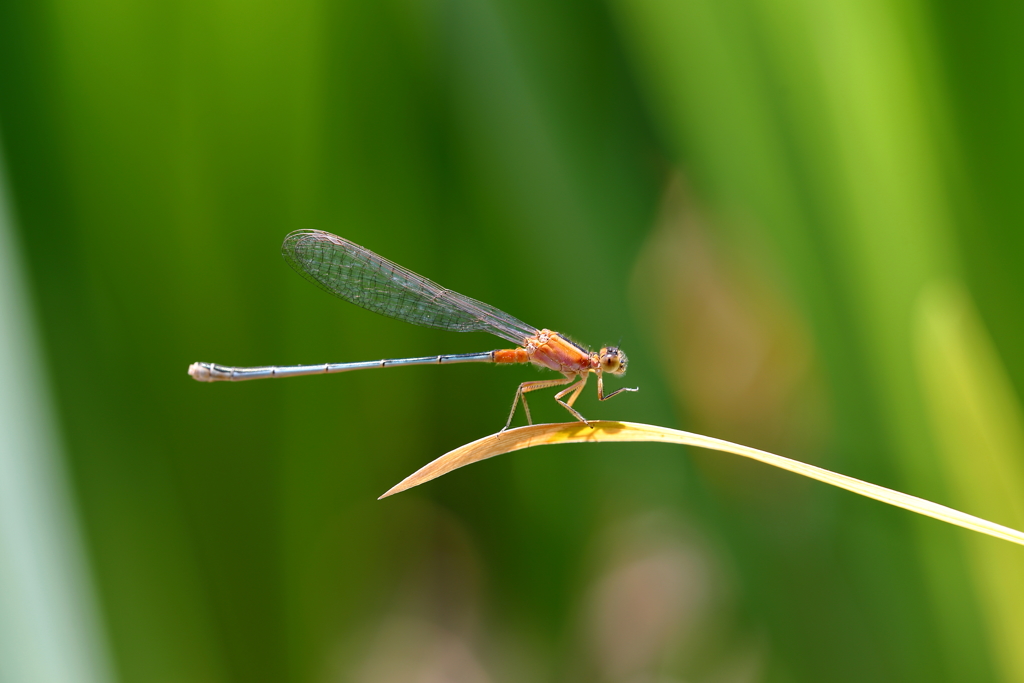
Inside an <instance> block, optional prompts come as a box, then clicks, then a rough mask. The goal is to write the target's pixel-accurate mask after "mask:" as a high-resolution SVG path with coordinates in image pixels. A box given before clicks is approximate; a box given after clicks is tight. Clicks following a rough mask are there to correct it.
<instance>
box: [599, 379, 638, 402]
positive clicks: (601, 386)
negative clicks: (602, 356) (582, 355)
mask: <svg viewBox="0 0 1024 683" xmlns="http://www.w3.org/2000/svg"><path fill="white" fill-rule="evenodd" d="M638 389H639V388H638V387H622V388H621V389H616V390H615V391H613V392H612V393H610V394H608V395H607V396H605V395H604V378H603V377H602V376H601V374H600V373H598V375H597V400H598V401H607V400H608V399H610V398H611V397H612V396H615V395H616V394H621V393H622V392H623V391H638Z"/></svg>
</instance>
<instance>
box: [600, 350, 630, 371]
mask: <svg viewBox="0 0 1024 683" xmlns="http://www.w3.org/2000/svg"><path fill="white" fill-rule="evenodd" d="M624 361H625V356H623V355H622V351H619V350H618V349H616V348H605V349H601V371H602V372H610V373H613V374H621V373H623V372H625V371H626V367H625V363H624Z"/></svg>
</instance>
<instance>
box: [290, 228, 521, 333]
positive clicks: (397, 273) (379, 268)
mask: <svg viewBox="0 0 1024 683" xmlns="http://www.w3.org/2000/svg"><path fill="white" fill-rule="evenodd" d="M281 253H282V254H283V255H284V259H285V261H287V262H288V265H290V266H291V267H292V268H294V269H295V271H296V272H297V273H299V275H301V276H302V277H304V278H306V279H307V280H309V281H310V282H312V283H313V284H315V285H316V286H318V287H320V289H323V290H324V291H327V292H330V293H331V294H333V295H334V296H336V297H339V298H342V299H344V300H345V301H348V302H351V303H353V304H355V305H356V306H362V307H363V308H365V309H367V310H369V311H373V312H374V313H380V314H381V315H386V316H387V317H389V318H396V319H398V320H404V321H405V322H408V323H412V324H413V325H421V326H423V327H432V328H435V329H439V330H451V331H452V332H490V333H491V334H493V335H496V336H498V337H501V338H502V339H505V340H507V341H510V342H512V343H513V344H518V345H521V344H522V343H523V340H524V339H525V338H526V337H530V336H533V335H535V334H537V332H538V330H537V329H536V328H534V327H530V326H529V325H527V324H526V323H524V322H522V321H521V320H518V319H516V318H513V317H512V316H510V315H509V314H508V313H505V312H504V311H500V310H498V309H497V308H495V307H493V306H488V305H487V304H485V303H482V302H480V301H477V300H476V299H470V298H469V297H468V296H464V295H462V294H459V293H458V292H453V291H452V290H450V289H445V288H444V287H441V286H440V285H438V284H437V283H435V282H431V281H430V280H428V279H427V278H425V277H422V276H420V275H417V274H416V273H414V272H412V271H411V270H408V269H407V268H403V267H402V266H400V265H398V264H397V263H392V262H391V261H389V260H387V259H386V258H383V257H381V256H378V255H377V254H375V253H373V252H372V251H370V250H369V249H364V248H363V247H361V246H359V245H358V244H354V243H352V242H349V241H348V240H347V239H345V238H343V237H338V236H337V235H332V234H331V233H329V232H323V231H322V230H296V231H295V232H293V233H290V234H289V235H288V236H287V237H285V238H284V244H283V245H281Z"/></svg>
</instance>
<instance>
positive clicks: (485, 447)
mask: <svg viewBox="0 0 1024 683" xmlns="http://www.w3.org/2000/svg"><path fill="white" fill-rule="evenodd" d="M590 424H591V425H592V427H593V429H591V428H590V427H588V426H586V425H585V424H582V423H580V422H567V423H563V424H543V425H532V426H529V427H519V428H517V429H510V430H508V431H506V432H501V433H498V434H494V435H491V436H485V437H484V438H482V439H477V440H476V441H473V442H472V443H468V444H466V445H465V446H460V447H459V448H456V449H455V450H453V451H450V452H448V453H445V454H444V455H442V456H441V457H440V458H438V459H437V460H434V461H433V462H431V463H429V464H427V465H424V466H423V467H421V468H420V469H419V470H417V471H416V472H414V473H413V474H411V475H409V476H408V477H406V478H405V479H404V480H402V481H401V482H400V483H399V484H397V485H396V486H394V487H392V488H391V489H390V490H389V491H388V492H387V493H385V494H384V495H383V496H381V498H387V497H388V496H392V495H394V494H396V493H400V492H402V491H405V490H407V489H411V488H412V487H414V486H419V485H420V484H423V483H425V482H428V481H430V480H431V479H436V478H437V477H440V476H441V475H443V474H447V473H448V472H451V471H452V470H455V469H458V468H460V467H463V466H465V465H470V464H472V463H474V462H479V461H481V460H486V459H487V458H493V457H494V456H496V455H501V454H502V453H511V452H513V451H518V450H522V449H524V448H531V447H533V446H551V445H555V444H561V443H591V442H592V443H599V442H616V441H654V442H661V443H671V444H678V445H682V446H696V447H698V448H707V449H709V450H714V451H722V452H723V453H732V454H734V455H740V456H743V457H744V458H750V459H751V460H757V461H759V462H763V463H765V464H767V465H771V466H773V467H778V468H780V469H783V470H789V471H790V472H794V473H796V474H800V475H802V476H805V477H809V478H810V479H817V480H818V481H821V482H824V483H826V484H831V485H832V486H836V487H839V488H841V489H846V490H847V491H852V492H853V493H856V494H859V495H861V496H865V497H867V498H874V499H875V500H878V501H881V502H883V503H888V504H889V505H894V506H896V507H900V508H903V509H904V510H910V511H911V512H916V513H918V514H921V515H925V516H927V517H932V518H934V519H938V520H941V521H943V522H948V523H949V524H955V525H957V526H961V527H963V528H965V529H970V530H972V531H977V532H979V533H982V534H988V535H989V536H995V537H996V538H1001V539H1003V540H1005V541H1010V542H1011V543H1017V544H1020V545H1024V533H1022V532H1020V531H1017V530H1016V529H1011V528H1009V527H1005V526H1002V525H1000V524H995V523H993V522H989V521H987V520H984V519H981V518H980V517H975V516H973V515H968V514H966V513H963V512H960V511H958V510H954V509H952V508H948V507H946V506H944V505H939V504H938V503H933V502H931V501H928V500H924V499H923V498H917V497H916V496H910V495H907V494H905V493H900V492H899V491H893V490H892V489H887V488H884V487H882V486H877V485H875V484H869V483H868V482H866V481H861V480H860V479H854V478H853V477H848V476H846V475H844V474H837V473H835V472H831V471H829V470H826V469H823V468H821V467H815V466H814V465H808V464H806V463H802V462H799V461H797V460H790V459H789V458H784V457H782V456H781V455H775V454H774V453H768V452H767V451H761V450H758V449H756V448H750V447H749V446H741V445H740V444H735V443H731V442H729V441H723V440H722V439H715V438H712V437H710V436H702V435H700V434H693V433H691V432H683V431H680V430H677V429H668V428H667V427H658V426H655V425H647V424H638V423H635V422H606V421H595V422H591V423H590Z"/></svg>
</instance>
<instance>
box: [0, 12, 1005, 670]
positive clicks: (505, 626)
mask: <svg viewBox="0 0 1024 683" xmlns="http://www.w3.org/2000/svg"><path fill="white" fill-rule="evenodd" d="M1020 14H1021V9H1020V8H1019V7H1014V6H1012V5H1011V4H1009V3H1002V4H1000V3H996V2H986V3H983V5H981V6H977V5H972V6H969V7H968V6H964V7H963V8H961V7H958V6H954V5H953V4H949V3H946V4H941V3H936V4H933V5H924V4H919V3H913V2H886V3H883V2H878V1H877V0H867V1H864V0H860V1H854V0H839V1H838V2H826V3H814V2H800V1H798V0H796V1H795V0H785V1H783V2H781V3H779V2H776V3H766V2H758V1H757V0H724V1H719V2H712V1H710V0H685V1H683V2H668V1H666V0H638V1H636V2H633V1H626V0H613V1H612V2H611V3H610V4H609V5H596V4H592V3H584V2H567V3H542V2H534V1H528V2H503V1H495V2H490V1H486V0H485V1H484V2H469V1H468V0H452V1H451V2H443V3H412V2H403V1H401V0H391V1H387V0H385V2H382V3H355V2H336V3H319V2H309V1H305V0H301V1H300V2H298V3H267V2H259V1H257V2H252V3H242V4H240V3H224V2H218V1H217V0H213V1H212V2H205V3H194V2H185V3H162V2H151V3H127V2H111V3H96V2H68V1H66V0H55V1H53V2H33V3H28V2H22V3H16V2H8V3H0V134H2V136H3V142H4V152H5V154H6V158H5V159H4V161H5V163H6V167H7V171H8V172H7V176H8V180H9V190H10V196H11V200H12V201H11V204H12V205H13V211H14V218H15V220H16V226H17V235H16V236H17V238H18V240H17V241H18V243H19V244H20V251H21V253H22V254H23V256H24V264H23V266H24V271H25V272H26V274H27V282H28V285H29V287H28V291H29V292H30V295H31V298H32V302H33V304H34V307H35V309H34V310H35V315H36V321H37V323H38V329H39V330H40V335H39V336H40V338H41V340H42V347H41V349H40V355H41V356H42V357H43V358H44V360H45V364H46V368H47V374H46V377H47V378H48V379H47V380H45V381H48V382H50V383H51V384H52V393H53V395H54V396H55V399H56V418H57V423H58V424H59V425H60V433H59V434H58V435H57V436H59V438H60V439H61V440H62V441H63V443H64V445H65V451H66V454H67V464H68V469H69V471H70V475H71V481H72V485H73V486H72V487H73V490H74V503H75V506H76V508H75V509H76V510H77V514H78V515H79V518H80V524H81V526H82V528H83V530H84V537H85V546H86V547H87V550H88V566H89V567H90V568H91V572H90V573H89V575H88V576H87V577H85V579H84V583H83V585H86V586H87V585H88V582H89V581H92V582H94V585H95V590H96V594H97V599H98V604H99V606H100V610H99V613H100V614H101V615H102V619H103V623H104V624H105V626H106V635H107V640H108V642H109V644H110V649H111V652H112V661H113V663H114V668H115V670H116V672H117V675H118V677H119V679H120V680H123V681H126V682H135V681H139V682H148V681H164V680H188V681H247V682H249V681H264V680H265V681H283V680H294V681H321V680H385V679H387V678H389V677H391V678H393V679H395V680H413V679H414V677H413V676H412V674H411V672H418V673H419V674H423V675H424V676H425V673H424V672H431V671H435V672H436V671H441V670H443V669H442V664H441V662H457V663H459V666H460V667H461V668H460V669H459V670H460V671H462V672H463V676H464V678H466V679H467V680H475V679H474V678H473V676H477V678H480V679H482V678H483V676H484V675H485V673H486V676H487V677H488V679H489V680H497V681H506V680H507V681H517V680H552V681H555V680H557V681H566V680H588V681H589V680H603V679H604V680H626V679H628V678H630V677H633V678H632V680H636V679H637V678H639V677H641V676H642V675H647V676H649V677H652V678H653V677H655V676H657V675H660V676H663V677H667V676H674V677H676V678H679V679H686V680H690V679H693V680H701V679H705V678H707V679H711V678H719V677H725V676H729V677H738V676H744V675H746V676H749V677H750V678H752V679H756V680H787V681H789V680H793V681H822V680H829V681H845V680H849V681H862V680H894V681H895V680H899V681H908V680H929V681H962V680H972V681H985V680H1019V679H1020V678H1021V677H1022V676H1024V670H1022V669H1024V664H1022V663H1021V661H1020V655H1019V653H1018V652H1017V648H1016V647H1015V645H1014V644H1015V642H1017V641H1018V639H1017V638H1016V637H1015V634H1016V631H1017V629H1018V627H1015V626H1014V625H1013V619H1012V614H1010V613H1009V612H1008V611H1007V609H1006V608H1005V607H1004V606H1001V605H1000V604H999V597H1000V595H1004V594H1007V593H1004V591H1006V592H1008V593H1009V594H1010V598H1009V599H1011V600H1012V601H1013V602H1012V604H1019V601H1020V597H1018V596H1017V595H1016V593H1015V592H1014V591H1016V590H1017V589H1016V588H1014V587H1015V586H1016V584H1017V583H1019V581H1016V577H1018V576H1019V575H1020V572H1021V569H1024V564H1022V563H1024V560H1022V558H1021V555H1020V553H1019V552H1015V551H1013V550H1012V549H1011V550H1010V551H1004V550H1002V549H999V550H994V548H996V545H997V544H1000V543H1002V542H1001V541H998V540H995V539H981V538H979V539H974V538H971V537H972V534H970V533H969V532H966V531H960V530H955V529H952V528H951V527H948V526H946V525H941V524H937V523H935V522H932V521H927V520H920V521H918V520H911V519H909V517H910V516H909V515H906V514H905V513H901V512H899V511H896V510H889V509H882V508H881V506H877V505H876V504H873V503H871V502H869V501H860V500H855V499H853V497H850V496H845V495H843V494H838V493H832V492H828V491H823V490H821V488H822V487H816V488H815V487H812V486H810V485H807V486H805V485H803V484H799V483H798V484H794V483H793V482H792V480H791V479H788V478H781V477H780V476H777V475H774V474H772V473H768V474H766V473H765V472H763V471H762V470H763V469H764V468H756V469H755V466H754V465H749V464H745V463H731V464H723V463H721V462H720V461H718V460H714V459H712V458H708V457H707V456H702V455H700V454H698V453H696V452H695V453H694V454H693V458H692V460H689V459H687V458H680V457H678V454H666V453H664V452H662V451H658V450H657V449H656V447H653V448H652V447H644V446H641V445H632V444H630V445H625V444H624V445H619V446H608V447H606V450H605V451H603V452H602V454H601V455H599V456H595V455H594V454H593V453H591V452H589V451H586V449H585V447H583V446H566V447H564V452H556V453H546V452H543V451H542V452H541V453H543V454H542V455H541V454H540V453H537V454H533V453H526V454H522V455H521V456H517V457H516V458H509V459H498V460H496V461H494V462H492V463H488V464H485V465H482V466H480V467H477V468H472V469H469V470H465V471H461V472H459V473H456V474H453V475H451V476H449V477H445V478H444V479H442V480H440V481H438V482H436V483H435V484H432V485H431V486H429V487H421V488H419V489H416V490H415V491H412V492H409V493H407V494H403V496H398V497H396V498H393V499H388V500H386V501H382V502H377V501H375V496H377V495H379V493H380V491H383V490H385V489H386V488H387V487H388V486H390V485H391V484H393V483H394V481H397V480H398V479H399V478H400V477H401V476H404V475H405V474H406V473H407V472H409V471H412V470H414V469H416V468H417V467H419V466H420V465H422V464H423V463H426V462H428V461H429V460H431V459H433V458H434V457H436V456H437V455H439V454H441V453H444V452H446V451H448V450H450V449H452V448H454V447H455V446H457V445H459V444H462V443H466V442H469V441H471V440H473V439H476V438H479V437H480V436H481V435H484V434H489V433H491V432H493V431H495V430H496V429H497V428H498V427H500V426H501V424H502V421H503V419H504V416H505V415H506V414H507V410H508V407H509V405H510V403H511V400H512V395H513V391H514V387H515V386H516V384H517V383H518V382H521V381H524V380H527V379H534V378H536V377H537V375H536V374H535V373H533V372H532V371H530V370H526V369H523V368H519V369H510V368H489V367H485V366H476V365H469V366H450V367H446V368H431V367H420V368H408V369H403V370H391V371H387V372H376V371H375V372H367V373H353V374H351V375H344V376H337V377H312V378H298V379H294V380H289V381H273V382H269V381H268V382H251V383H242V384H239V385H228V384H226V383H224V384H216V385H210V386H204V385H199V384H196V383H195V382H192V381H191V380H189V378H188V377H187V375H186V368H187V366H188V364H189V363H191V362H194V361H215V362H220V363H226V364H231V365H264V364H291V363H313V362H325V361H328V362H340V361H347V360H371V359H376V358H381V357H402V356H419V355H429V354H435V353H460V352H470V351H480V350H487V349H490V348H494V347H495V340H493V339H492V338H488V337H486V336H485V335H455V334H445V333H439V332H435V331H432V330H425V329H419V328H413V327H411V326H407V325H403V324H401V323H398V322H395V321H392V320H387V319H383V318H380V317H377V316H373V315H371V314H369V313H367V312H365V311H363V310H361V309H358V308H357V307H354V306H346V305H345V304H343V303H341V302H338V301H337V300H335V299H332V298H331V297H329V296H327V295H325V294H323V293H322V292H319V291H317V289H316V288H314V287H312V286H310V285H309V284H308V283H306V282H304V281H302V279H301V278H298V277H296V276H295V275H294V273H292V272H291V271H290V270H289V269H288V268H287V266H286V265H285V264H284V263H283V262H282V261H281V259H280V256H279V245H280V241H281V239H282V238H283V237H284V235H285V234H286V233H288V232H289V231H291V230H294V229H299V228H317V229H325V230H329V231H331V232H335V233H337V234H341V235H343V236H345V237H347V238H349V239H351V240H353V241H355V242H356V243H358V244H362V245H365V246H367V247H368V248H370V249H372V250H374V251H375V252H377V253H380V254H382V255H384V256H386V257H388V258H390V259H392V260H394V261H396V262H398V263H401V264H403V265H405V266H407V267H409V268H411V269H413V270H415V271H417V272H420V273H423V274H424V275H426V276H427V277H429V278H431V279H434V280H436V281H438V282H440V283H441V284H443V285H445V286H447V287H451V288H453V289H456V290H458V291H460V292H463V293H465V294H467V295H469V296H472V297H475V298H478V299H481V300H483V301H486V302H488V303H491V304H493V305H495V306H498V307H499V308H501V309H504V310H508V311H509V312H510V313H512V314H513V315H515V316H516V317H518V318H520V319H522V320H525V321H526V322H529V323H531V324H535V325H538V326H540V327H550V328H552V329H557V330H560V331H563V332H566V333H568V334H571V335H573V336H574V338H576V339H578V340H579V341H581V342H584V343H587V344H590V345H592V346H600V345H602V344H605V343H612V344H614V343H616V342H618V341H619V338H620V337H621V344H622V347H623V348H624V349H625V350H626V352H627V353H628V354H629V356H630V370H629V374H628V376H627V377H626V378H625V381H626V382H628V383H629V386H639V387H641V391H640V392H638V393H636V394H629V395H624V396H621V397H618V398H616V399H615V400H614V401H612V402H609V403H606V404H598V403H597V402H596V401H594V400H593V396H592V395H591V396H587V397H583V398H581V400H580V403H579V404H577V406H578V407H581V410H583V412H584V414H586V415H587V416H588V417H593V418H595V419H611V418H614V419H625V420H635V421H638V422H648V423H654V424H673V425H677V426H681V427H685V428H686V429H688V430H690V431H697V432H702V433H710V434H712V435H713V436H718V437H722V438H726V439H729V440H730V441H736V442H740V443H749V444H750V445H752V446H756V447H764V448H766V449H768V450H772V451H775V452H781V453H783V454H785V455H788V456H791V457H793V458H796V459H798V460H804V461H808V462H813V463H817V464H820V465H823V466H826V467H828V468H829V469H832V470H836V471H841V472H844V473H847V474H850V475H853V476H856V477H858V478H860V479H865V480H869V481H873V482H876V483H879V484H882V485H885V486H888V487H891V488H895V489H899V490H902V491H906V492H908V493H912V494H914V495H917V496H920V497H923V498H927V499H931V500H936V501H938V502H940V503H943V504H948V505H950V506H952V507H956V508H959V509H963V510H964V511H966V512H968V513H974V514H978V515H980V516H988V517H991V518H992V519H993V521H996V522H999V523H1003V524H1006V525H1008V526H1012V527H1016V528H1020V527H1021V526H1022V524H1021V522H1020V520H1019V519H1017V518H1016V516H1018V515H1019V514H1020V513H1019V510H1018V509H1016V508H1014V506H1013V505H1012V504H1011V503H1008V502H1007V501H1013V500H1020V496H1019V495H1017V493H1018V492H1020V491H1021V490H1022V488H1024V481H1021V478H1020V477H1021V474H1020V472H1021V457H1022V455H1021V453H1020V451H1019V450H1015V449H1016V445H1017V444H1019V434H1020V426H1021V423H1022V421H1024V418H1022V417H1021V415H1022V411H1021V406H1020V395H1021V388H1022V387H1024V361H1022V360H1021V359H1022V358H1024V353H1022V349H1021V344H1022V343H1024V342H1021V340H1022V339H1024V335H1022V334H1020V332H1021V330H1020V327H1021V325H1024V322H1022V319H1021V316H1020V315H1019V310H1020V307H1021V306H1020V295H1019V292H1021V291H1024V287H1022V284H1024V283H1022V282H1021V281H1020V280H1021V278H1024V270H1022V269H1021V268H1019V267H1018V265H1017V261H1018V260H1019V254H1020V253H1021V249H1020V247H1021V240H1022V239H1024V237H1022V234H1024V233H1022V232H1021V231H1020V230H1019V229H1018V226H1019V225H1020V222H1021V221H1020V219H1021V216H1020V211H1021V209H1020V202H1019V201H1017V193H1018V190H1017V188H1018V187H1019V185H1020V172H1019V170H1018V168H1019V159H1020V158H1022V157H1024V129H1022V128H1021V127H1020V125H1019V122H1020V120H1021V113H1022V112H1021V108H1022V106H1024V100H1022V99H1021V98H1020V97H1019V93H1018V91H1019V87H1018V86H1017V83H1019V82H1020V76H1021V72H1022V68H1024V51H1022V48H1021V45H1024V42H1021V41H1020V40H1018V35H1017V34H1018V33H1019V31H1020V27H1021V26H1024V22H1022V21H1021V19H1022V18H1024V17H1021V16H1020ZM666 188H668V189H666ZM954 382H955V384H954ZM619 386H621V384H620V385H619ZM952 387H956V388H955V389H953V388H952ZM545 403H548V404H549V405H547V406H545V405H544V404H545ZM979 406H980V407H979ZM531 408H532V410H533V411H534V416H535V418H536V419H538V420H539V421H545V422H547V421H555V420H562V419H564V411H563V410H562V409H561V408H559V407H558V406H556V405H554V402H553V401H546V400H538V399H534V400H533V401H532V402H531ZM966 417H969V419H964V420H963V421H961V420H960V419H959V418H966ZM986 439H988V441H986ZM983 442H984V447H983V448H981V447H979V449H978V451H979V452H983V453H984V454H985V457H984V459H980V458H979V459H978V460H977V461H975V460H974V456H975V453H973V452H971V444H982V443H983ZM1010 449H1014V450H1013V451H1012V452H1010ZM688 462H689V463H692V464H687V463H688ZM965 470H966V472H969V476H968V474H966V473H965ZM570 480H571V481H572V488H571V490H570V491H569V494H568V495H567V494H566V493H565V490H566V485H567V482H569V481H570ZM988 490H992V491H996V490H998V491H999V492H1000V493H999V495H998V496H993V497H992V499H991V500H986V499H985V498H986V497H985V495H984V492H985V491H988ZM989 505H991V507H986V506H989ZM652 520H653V521H652ZM0 580H2V579H0ZM992 586H997V587H1002V588H1001V589H999V590H993V589H992V588H991V587H992ZM1018 592H1019V591H1018ZM634 607H635V608H636V609H635V610H634V611H631V610H632V609H633V608H634ZM641 607H650V609H641ZM0 666H2V665H0ZM403 666H404V667H405V668H402V667H403ZM453 666H454V664H453ZM388 667H392V668H388ZM438 676H439V677H441V678H449V679H454V678H455V677H456V676H455V675H454V674H450V675H441V674H438Z"/></svg>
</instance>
